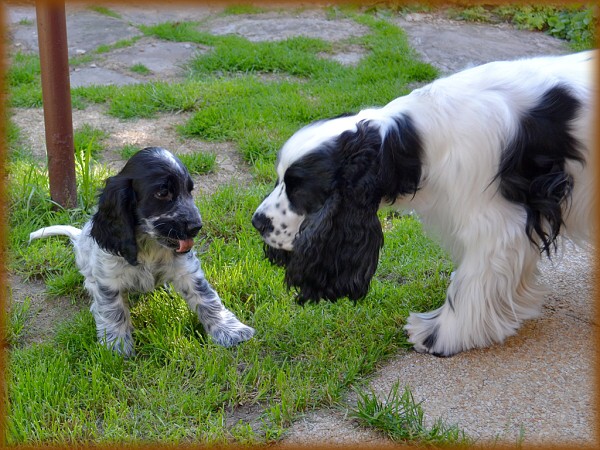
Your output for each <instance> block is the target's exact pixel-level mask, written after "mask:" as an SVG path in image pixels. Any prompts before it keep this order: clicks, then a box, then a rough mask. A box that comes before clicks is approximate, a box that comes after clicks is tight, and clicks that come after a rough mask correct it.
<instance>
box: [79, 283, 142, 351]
mask: <svg viewBox="0 0 600 450" xmlns="http://www.w3.org/2000/svg"><path fill="white" fill-rule="evenodd" d="M86 288H87V290H88V292H89V293H90V294H91V295H92V298H93V299H94V301H93V303H92V306H91V307H90V311H91V312H92V314H93V315H94V319H95V320H96V331H97V333H98V340H99V341H100V342H101V343H102V344H104V345H105V346H106V347H108V348H109V349H111V350H114V351H116V352H118V353H121V354H122V355H124V356H133V355H134V354H135V351H134V349H133V338H132V336H131V332H132V330H133V326H132V325H131V318H130V315H129V308H127V306H126V305H125V302H124V300H123V296H122V295H121V292H119V291H117V290H113V289H110V288H109V287H106V286H103V285H100V284H98V283H86Z"/></svg>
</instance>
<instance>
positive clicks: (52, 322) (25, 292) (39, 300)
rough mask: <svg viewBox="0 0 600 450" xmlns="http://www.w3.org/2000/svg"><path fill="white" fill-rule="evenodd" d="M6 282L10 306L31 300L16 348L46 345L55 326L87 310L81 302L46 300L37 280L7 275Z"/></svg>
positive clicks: (45, 295) (62, 299)
mask: <svg viewBox="0 0 600 450" xmlns="http://www.w3.org/2000/svg"><path fill="white" fill-rule="evenodd" d="M8 282H9V286H10V290H9V296H8V298H9V299H10V300H11V302H15V303H22V302H24V301H26V299H29V300H30V306H29V312H28V315H27V320H26V322H25V326H24V331H23V335H22V336H20V338H19V342H18V345H31V344H34V343H42V342H47V341H48V339H50V338H52V336H53V335H54V332H55V331H56V327H57V326H58V325H60V324H61V323H63V322H66V321H68V320H70V319H72V318H73V317H74V316H75V314H77V313H78V312H79V311H82V310H84V309H87V308H88V307H89V305H88V304H87V303H86V304H83V302H81V301H80V300H78V301H77V302H74V301H73V300H71V299H69V298H67V297H48V295H47V294H46V285H45V284H44V283H43V282H42V281H39V280H32V279H30V280H24V279H23V278H22V277H20V276H18V275H14V274H9V277H8Z"/></svg>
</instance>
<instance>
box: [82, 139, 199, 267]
mask: <svg viewBox="0 0 600 450" xmlns="http://www.w3.org/2000/svg"><path fill="white" fill-rule="evenodd" d="M193 187H194V184H193V182H192V179H191V177H190V174H189V172H188V171H187V169H186V167H185V166H184V165H183V163H182V162H181V161H180V160H179V159H178V158H176V157H175V156H173V155H172V154H171V153H170V152H169V151H167V150H165V149H163V148H160V147H148V148H145V149H143V150H140V151H139V152H138V153H136V154H135V155H134V156H132V157H131V158H130V159H129V161H127V164H125V167H123V169H122V170H121V171H120V172H119V173H118V174H117V175H115V176H113V177H110V178H108V179H107V180H106V185H105V187H104V189H103V190H102V192H101V194H100V197H99V202H98V211H97V212H96V214H95V215H94V217H93V221H92V230H91V235H92V237H93V238H94V239H95V240H96V242H97V243H98V245H99V246H100V247H102V248H103V249H105V250H107V251H108V252H110V253H113V254H115V255H120V256H123V257H124V258H125V259H126V260H127V261H128V262H129V263H130V264H133V265H136V264H137V254H138V248H137V238H136V233H144V234H147V235H148V236H150V237H151V238H153V239H155V240H156V241H157V242H158V243H159V244H160V245H162V246H164V247H167V248H170V249H172V250H173V251H174V252H176V253H186V252H188V251H190V250H191V248H192V245H193V239H194V237H195V236H196V235H197V234H198V232H199V231H200V228H201V227H202V220H201V218H200V213H199V211H198V208H197V207H196V205H195V204H194V199H193V197H192V189H193Z"/></svg>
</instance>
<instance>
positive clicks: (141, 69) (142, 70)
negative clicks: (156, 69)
mask: <svg viewBox="0 0 600 450" xmlns="http://www.w3.org/2000/svg"><path fill="white" fill-rule="evenodd" d="M129 70H131V71H132V72H133V73H139V74H140V75H150V74H151V73H152V71H151V70H150V69H148V67H146V66H145V65H143V64H141V63H138V64H134V65H133V66H131V67H130V68H129Z"/></svg>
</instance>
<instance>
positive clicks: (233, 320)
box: [207, 310, 255, 347]
mask: <svg viewBox="0 0 600 450" xmlns="http://www.w3.org/2000/svg"><path fill="white" fill-rule="evenodd" d="M222 317H223V320H222V321H221V322H220V323H219V324H217V325H214V326H212V327H211V329H210V330H207V331H208V334H210V335H211V336H212V338H213V340H214V341H215V343H217V344H219V345H222V346H223V347H233V346H234V345H238V344H241V343H242V342H245V341H247V340H249V339H251V338H252V336H254V333H255V330H254V328H252V327H249V326H248V325H244V324H243V323H242V322H240V321H239V320H238V319H237V317H235V315H234V314H233V313H232V312H231V311H228V310H224V311H223V313H222Z"/></svg>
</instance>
